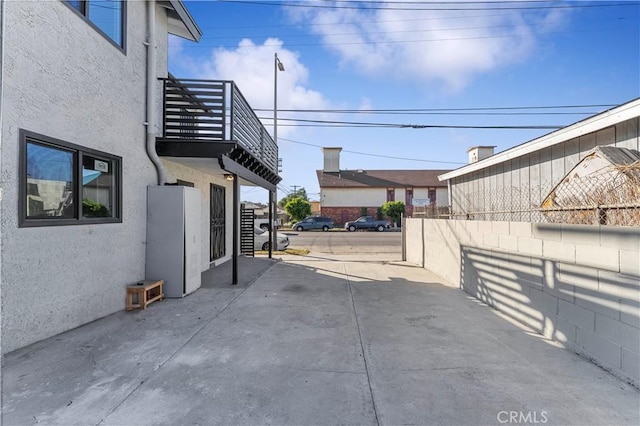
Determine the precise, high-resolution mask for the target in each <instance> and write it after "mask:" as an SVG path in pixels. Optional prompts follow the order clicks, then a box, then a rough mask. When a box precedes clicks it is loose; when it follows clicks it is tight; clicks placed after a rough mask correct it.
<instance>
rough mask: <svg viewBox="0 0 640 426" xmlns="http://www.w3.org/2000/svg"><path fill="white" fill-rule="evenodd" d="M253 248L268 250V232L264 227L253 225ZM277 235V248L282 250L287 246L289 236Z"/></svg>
mask: <svg viewBox="0 0 640 426" xmlns="http://www.w3.org/2000/svg"><path fill="white" fill-rule="evenodd" d="M253 234H254V235H253V249H254V250H269V246H270V244H269V232H268V231H265V230H264V229H260V228H258V227H257V226H254V227H253ZM277 235H278V250H284V249H286V248H287V247H289V237H287V236H286V235H285V234H281V233H279V232H278V233H277Z"/></svg>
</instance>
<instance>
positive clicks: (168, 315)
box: [2, 253, 640, 425]
mask: <svg viewBox="0 0 640 426" xmlns="http://www.w3.org/2000/svg"><path fill="white" fill-rule="evenodd" d="M230 266H231V265H230V262H227V263H226V264H225V265H222V266H221V267H219V268H216V269H214V270H211V271H207V272H206V273H205V274H203V287H202V288H201V289H200V290H198V291H197V292H195V293H194V294H192V295H189V296H187V297H185V298H184V299H167V300H165V301H163V302H157V303H154V304H152V305H150V306H149V307H148V309H147V310H144V311H142V310H137V311H131V312H125V311H121V312H118V313H116V314H113V315H110V316H108V317H106V318H103V319H101V320H98V321H95V322H93V323H90V324H87V325H85V326H83V327H80V328H77V329H75V330H71V331H69V332H66V333H63V334H61V335H58V336H55V337H52V338H50V339H47V340H44V341H41V342H38V343H36V344H33V345H30V346H28V347H26V348H23V349H20V350H18V351H15V352H13V353H10V354H7V355H6V356H5V357H4V364H3V371H2V373H3V374H2V424H3V425H29V424H61V425H70V424H81V425H138V424H166V425H178V424H179V425H187V424H199V425H217V424H220V425H264V424H273V425H307V424H316V425H334V424H358V425H378V424H381V425H400V424H415V425H443V424H451V425H478V424H513V423H527V422H528V423H530V424H531V423H539V424H542V423H545V424H554V425H556V424H563V425H564V424H575V425H604V424H607V425H609V424H612V425H613V424H615V425H621V424H629V425H637V424H640V392H639V391H638V390H637V389H635V388H634V387H632V386H630V385H628V384H626V383H624V382H622V381H620V380H619V379H617V378H615V377H613V376H612V375H610V374H608V373H607V372H605V371H604V370H602V369H600V368H599V367H597V366H595V365H593V364H591V363H590V362H588V361H587V360H585V359H583V358H581V357H579V356H577V355H575V354H572V353H570V352H569V351H567V350H565V349H563V348H561V347H559V346H558V345H557V344H555V343H553V342H550V341H548V340H545V339H544V338H543V337H541V336H539V335H536V334H535V333H532V332H531V331H530V330H527V329H526V328H523V327H522V326H520V325H518V324H514V323H512V322H510V321H508V320H507V319H505V318H504V317H503V316H501V315H500V314H498V313H497V312H496V311H495V310H493V309H491V308H489V307H487V306H485V305H483V304H482V303H480V302H478V301H476V300H475V299H473V298H471V297H469V296H468V295H467V294H465V293H463V292H462V291H460V290H459V289H458V288H455V287H452V286H451V285H449V284H447V283H445V282H443V281H442V280H441V279H440V278H439V277H437V276H435V275H433V274H431V273H430V272H429V271H426V270H424V269H421V268H418V267H415V266H413V265H411V264H407V263H403V262H397V261H393V262H387V261H384V260H383V259H382V258H380V259H378V261H371V260H367V259H363V258H358V257H357V256H345V257H342V258H337V257H335V256H334V257H332V258H327V257H322V256H315V255H314V254H313V253H311V254H310V255H309V256H304V257H298V256H284V257H282V258H281V259H280V260H269V259H266V258H255V259H251V258H241V262H240V268H239V273H240V276H239V278H240V283H239V285H237V286H232V285H230V282H231V269H230Z"/></svg>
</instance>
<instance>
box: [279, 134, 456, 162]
mask: <svg viewBox="0 0 640 426" xmlns="http://www.w3.org/2000/svg"><path fill="white" fill-rule="evenodd" d="M278 140H281V141H285V142H291V143H296V144H300V145H307V146H313V147H316V148H324V147H323V146H322V145H316V144H312V143H308V142H301V141H295V140H293V139H287V138H278ZM342 151H343V152H348V153H350V154H358V155H366V156H369V157H378V158H389V159H391V160H406V161H418V162H421V163H439V164H466V163H461V162H458V161H439V160H422V159H418V158H406V157H394V156H391V155H380V154H371V153H370V152H360V151H351V150H348V149H343V150H342Z"/></svg>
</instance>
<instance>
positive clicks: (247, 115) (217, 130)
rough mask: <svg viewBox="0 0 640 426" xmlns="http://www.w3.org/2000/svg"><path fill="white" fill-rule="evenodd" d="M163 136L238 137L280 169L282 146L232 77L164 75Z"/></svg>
mask: <svg viewBox="0 0 640 426" xmlns="http://www.w3.org/2000/svg"><path fill="white" fill-rule="evenodd" d="M163 84H164V93H163V99H164V105H163V115H164V123H163V135H162V139H167V140H171V139H174V140H176V141H178V140H182V141H197V142H212V143H215V142H216V141H234V142H236V143H238V145H240V146H241V147H242V148H243V149H245V150H246V151H247V152H249V153H251V154H252V155H253V156H254V157H256V158H257V159H258V160H260V161H261V162H262V163H264V165H265V166H267V168H269V169H270V170H271V171H272V172H274V173H275V174H277V173H278V147H277V145H276V144H275V142H274V141H273V139H272V138H271V135H269V133H268V132H267V130H266V129H265V127H264V126H263V125H262V122H261V121H260V120H259V119H258V116H257V115H256V113H255V112H254V111H253V109H252V108H251V106H250V105H249V103H248V102H247V101H246V99H245V98H244V96H243V95H242V93H241V92H240V89H239V88H238V87H237V86H236V85H235V83H234V82H232V81H225V80H193V79H188V80H176V79H171V78H169V79H163Z"/></svg>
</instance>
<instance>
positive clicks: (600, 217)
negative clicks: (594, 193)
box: [596, 207, 607, 225]
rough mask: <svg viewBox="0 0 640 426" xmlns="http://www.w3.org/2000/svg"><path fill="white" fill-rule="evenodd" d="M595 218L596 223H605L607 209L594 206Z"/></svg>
mask: <svg viewBox="0 0 640 426" xmlns="http://www.w3.org/2000/svg"><path fill="white" fill-rule="evenodd" d="M596 220H597V222H598V225H606V224H607V210H606V209H603V208H600V207H596Z"/></svg>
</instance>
